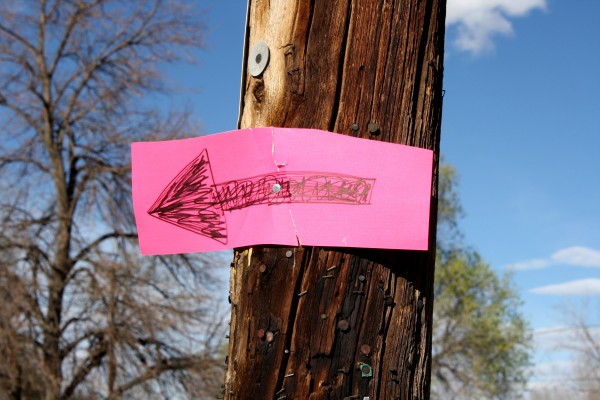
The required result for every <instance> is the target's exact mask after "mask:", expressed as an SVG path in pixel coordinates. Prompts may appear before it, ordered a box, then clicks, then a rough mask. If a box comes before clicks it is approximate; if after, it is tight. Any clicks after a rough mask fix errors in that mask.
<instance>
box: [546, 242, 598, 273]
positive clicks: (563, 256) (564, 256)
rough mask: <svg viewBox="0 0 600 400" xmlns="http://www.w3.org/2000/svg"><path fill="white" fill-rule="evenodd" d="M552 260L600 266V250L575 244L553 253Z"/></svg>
mask: <svg viewBox="0 0 600 400" xmlns="http://www.w3.org/2000/svg"><path fill="white" fill-rule="evenodd" d="M552 260H553V261H554V262H556V263H561V264H567V265H582V266H585V267H599V268H600V251H597V250H593V249H589V248H587V247H580V246H574V247H569V248H566V249H562V250H559V251H557V252H556V253H554V254H552Z"/></svg>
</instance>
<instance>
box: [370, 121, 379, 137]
mask: <svg viewBox="0 0 600 400" xmlns="http://www.w3.org/2000/svg"><path fill="white" fill-rule="evenodd" d="M367 129H368V130H369V133H370V134H371V135H377V134H378V133H379V125H377V123H375V122H369V125H367Z"/></svg>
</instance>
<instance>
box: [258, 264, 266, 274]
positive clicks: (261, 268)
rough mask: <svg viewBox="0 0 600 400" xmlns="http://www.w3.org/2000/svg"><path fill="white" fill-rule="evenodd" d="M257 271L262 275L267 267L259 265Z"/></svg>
mask: <svg viewBox="0 0 600 400" xmlns="http://www.w3.org/2000/svg"><path fill="white" fill-rule="evenodd" d="M258 270H259V271H260V272H262V273H264V272H265V271H266V270H267V266H266V265H265V264H260V267H258Z"/></svg>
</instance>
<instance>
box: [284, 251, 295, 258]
mask: <svg viewBox="0 0 600 400" xmlns="http://www.w3.org/2000/svg"><path fill="white" fill-rule="evenodd" d="M292 254H294V253H292V251H291V250H288V251H286V252H285V256H286V257H287V258H290V257H291V256H292Z"/></svg>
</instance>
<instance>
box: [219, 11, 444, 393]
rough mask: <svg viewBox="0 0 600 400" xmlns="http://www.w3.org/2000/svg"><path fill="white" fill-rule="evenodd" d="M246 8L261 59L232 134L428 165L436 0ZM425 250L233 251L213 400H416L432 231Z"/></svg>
mask: <svg viewBox="0 0 600 400" xmlns="http://www.w3.org/2000/svg"><path fill="white" fill-rule="evenodd" d="M249 10H250V14H249V24H248V27H247V29H248V40H247V43H248V46H249V47H252V45H253V43H255V42H256V41H258V40H264V41H266V42H267V44H268V45H269V48H270V52H271V59H270V63H269V65H268V67H267V69H266V70H265V72H264V74H263V75H262V76H260V77H258V78H254V77H252V76H250V74H249V73H248V74H246V77H245V81H244V83H243V87H242V91H243V98H242V102H243V104H242V109H241V112H242V114H241V119H240V128H247V127H256V126H281V127H301V128H317V129H323V130H330V131H334V132H338V133H341V134H346V135H354V136H357V137H363V138H370V139H373V140H383V141H388V142H394V143H402V144H408V145H412V146H419V147H423V148H428V149H433V150H434V151H435V152H436V154H438V146H439V134H440V123H441V108H442V73H443V48H444V46H443V42H444V20H445V1H444V0H403V1H384V0H379V1H375V0H354V1H314V0H313V1H308V0H307V1H305V0H298V1H265V0H251V3H250V8H249ZM244 62H246V60H244ZM373 123H374V124H376V125H377V128H378V130H377V131H376V132H375V133H376V134H375V135H372V134H371V132H370V131H369V124H371V130H373V128H375V126H374V125H373ZM307 151H310V150H307ZM436 164H437V163H436ZM436 187H437V182H434V190H433V193H432V218H431V227H435V222H436V204H437V197H436V193H435V188H436ZM248 229H261V227H260V226H253V227H248ZM430 249H431V250H430V251H428V252H410V251H382V250H364V249H332V248H318V247H297V248H283V247H254V248H248V249H238V251H237V252H236V254H235V259H234V262H233V263H232V271H231V282H230V283H231V293H230V298H231V302H232V319H231V333H230V345H229V356H228V366H227V376H226V383H225V398H226V399H252V400H260V399H312V400H316V399H344V398H349V399H354V398H356V399H363V398H365V397H368V398H370V399H371V400H373V399H377V400H384V399H426V398H428V397H429V381H430V379H429V378H430V355H431V318H432V306H433V304H432V296H433V272H434V259H435V229H432V230H431V234H430ZM286 253H288V254H287V255H291V256H290V257H288V256H287V255H286ZM362 364H367V365H368V366H370V367H371V368H372V376H367V377H363V373H362V371H361V370H360V369H359V367H360V366H361V365H362ZM366 369H367V370H368V368H366ZM366 372H368V371H366ZM367 375H368V374H367ZM353 396H354V397H353Z"/></svg>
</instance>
